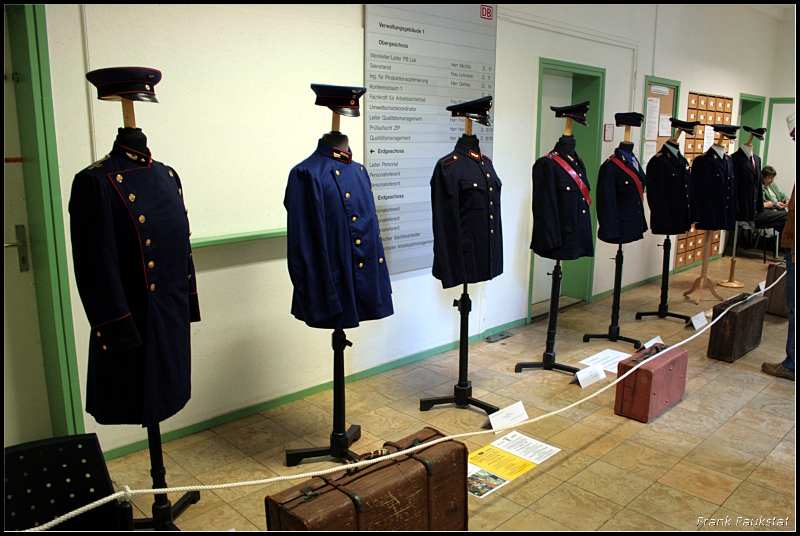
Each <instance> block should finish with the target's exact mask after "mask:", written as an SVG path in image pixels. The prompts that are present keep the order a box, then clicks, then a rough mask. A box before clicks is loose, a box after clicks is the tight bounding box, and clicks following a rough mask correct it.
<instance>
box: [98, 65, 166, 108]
mask: <svg viewBox="0 0 800 536" xmlns="http://www.w3.org/2000/svg"><path fill="white" fill-rule="evenodd" d="M86 79H87V80H88V81H89V82H91V83H92V84H93V85H94V87H96V88H97V98H98V99H100V100H120V98H125V99H128V100H134V101H145V102H158V100H157V99H156V87H155V86H156V84H158V83H159V82H160V81H161V71H159V70H156V69H149V68H147V67H109V68H107V69H97V70H95V71H92V72H89V73H86Z"/></svg>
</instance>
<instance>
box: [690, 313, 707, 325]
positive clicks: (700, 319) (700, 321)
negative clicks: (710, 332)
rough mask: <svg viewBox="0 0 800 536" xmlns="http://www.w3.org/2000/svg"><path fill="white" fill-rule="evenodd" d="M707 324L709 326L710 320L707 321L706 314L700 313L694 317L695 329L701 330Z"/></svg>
mask: <svg viewBox="0 0 800 536" xmlns="http://www.w3.org/2000/svg"><path fill="white" fill-rule="evenodd" d="M706 324H708V320H706V314H705V312H703V311H700V312H699V313H697V314H696V315H694V316H693V317H692V326H694V329H700V328H702V327H703V326H705V325H706Z"/></svg>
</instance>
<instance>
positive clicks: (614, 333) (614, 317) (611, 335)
mask: <svg viewBox="0 0 800 536" xmlns="http://www.w3.org/2000/svg"><path fill="white" fill-rule="evenodd" d="M623 260H624V259H623V256H622V244H620V245H619V247H618V248H617V257H616V259H615V261H614V265H615V272H614V301H613V302H612V305H611V325H610V326H608V333H599V334H588V333H587V334H586V335H584V336H583V342H589V340H591V339H608V340H609V341H611V342H617V341H622V342H629V343H631V344H632V345H633V347H634V348H636V349H637V350H638V349H639V348H641V347H642V342H641V341H639V340H638V339H631V338H630V337H622V336H621V335H620V334H619V301H620V300H619V296H620V293H621V292H622V262H623Z"/></svg>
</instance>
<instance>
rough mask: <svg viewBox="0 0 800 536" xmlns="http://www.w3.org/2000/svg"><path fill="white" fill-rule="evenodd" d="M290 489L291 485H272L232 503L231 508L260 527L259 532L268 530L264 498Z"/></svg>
mask: <svg viewBox="0 0 800 536" xmlns="http://www.w3.org/2000/svg"><path fill="white" fill-rule="evenodd" d="M290 487H292V484H291V483H288V482H277V483H275V484H271V485H270V486H268V487H267V488H264V489H260V490H258V491H255V492H253V493H250V494H249V495H245V496H244V497H240V498H238V499H236V500H233V501H231V502H230V506H231V508H233V509H234V510H236V511H237V512H238V513H239V514H240V515H241V516H242V517H244V518H245V519H246V520H248V521H249V522H250V523H252V524H253V525H255V526H256V527H258V530H267V512H266V508H265V507H264V498H265V497H266V496H267V495H272V494H274V493H278V492H280V491H283V490H285V489H288V488H290Z"/></svg>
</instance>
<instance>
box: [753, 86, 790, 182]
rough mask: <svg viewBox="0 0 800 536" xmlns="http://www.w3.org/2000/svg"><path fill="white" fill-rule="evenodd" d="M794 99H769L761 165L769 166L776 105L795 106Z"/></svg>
mask: <svg viewBox="0 0 800 536" xmlns="http://www.w3.org/2000/svg"><path fill="white" fill-rule="evenodd" d="M794 103H795V100H794V97H774V98H771V99H769V113H768V114H767V139H766V140H764V141H765V143H764V158H762V159H761V165H763V166H766V165H767V156H768V155H769V140H770V136H771V135H772V129H771V128H770V127H771V125H772V111H773V107H774V106H775V105H776V104H794Z"/></svg>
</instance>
